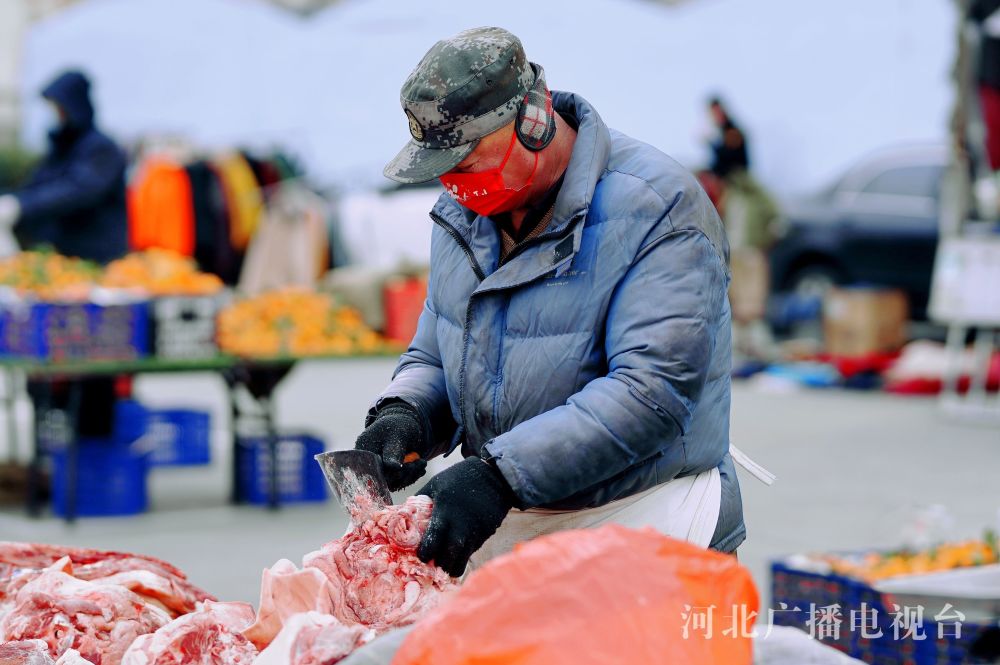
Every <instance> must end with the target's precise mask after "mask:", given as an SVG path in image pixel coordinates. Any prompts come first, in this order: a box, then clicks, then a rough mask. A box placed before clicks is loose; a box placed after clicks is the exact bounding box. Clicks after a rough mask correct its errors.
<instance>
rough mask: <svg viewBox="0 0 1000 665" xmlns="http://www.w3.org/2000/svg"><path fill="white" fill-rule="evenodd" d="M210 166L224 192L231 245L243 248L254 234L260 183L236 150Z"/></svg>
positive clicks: (259, 208) (242, 249)
mask: <svg viewBox="0 0 1000 665" xmlns="http://www.w3.org/2000/svg"><path fill="white" fill-rule="evenodd" d="M213 165H214V166H215V168H216V170H217V171H218V173H219V178H220V179H221V180H222V187H223V191H224V192H225V194H226V207H227V208H228V209H229V238H230V240H231V241H232V243H233V247H234V248H236V249H237V250H239V251H241V252H242V251H245V250H246V248H247V246H248V245H249V244H250V239H251V238H252V237H253V234H254V233H256V232H257V226H258V225H259V224H260V215H261V212H262V211H263V196H262V194H261V191H260V185H259V184H258V182H257V178H256V177H255V176H254V174H253V169H251V168H250V164H248V163H247V160H246V159H245V158H244V157H243V155H241V154H239V153H238V152H234V153H229V154H227V155H224V156H222V157H220V158H219V159H217V160H216V161H215V162H214V163H213Z"/></svg>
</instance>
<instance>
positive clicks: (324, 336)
mask: <svg viewBox="0 0 1000 665" xmlns="http://www.w3.org/2000/svg"><path fill="white" fill-rule="evenodd" d="M218 335H219V338H218V339H219V348H220V349H222V350H223V351H224V352H226V353H232V354H236V355H241V356H254V357H275V356H318V355H351V354H358V353H373V352H376V351H380V350H383V349H387V348H388V346H387V344H386V342H385V341H384V340H383V339H382V338H381V337H379V335H378V334H377V333H375V332H374V331H373V330H371V329H370V328H368V327H367V326H365V324H364V322H363V321H362V320H361V315H360V314H358V312H357V311H356V310H354V309H351V308H349V307H341V306H338V305H337V304H336V303H334V301H333V300H332V299H331V298H330V297H329V296H326V295H322V294H319V293H315V292H312V291H305V290H302V289H284V290H280V291H272V292H270V293H265V294H263V295H260V296H257V297H255V298H249V299H246V300H241V301H239V302H236V303H234V304H232V305H230V306H229V307H227V308H226V309H224V310H223V311H222V313H221V314H220V315H219V329H218Z"/></svg>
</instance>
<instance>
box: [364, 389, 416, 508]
mask: <svg viewBox="0 0 1000 665" xmlns="http://www.w3.org/2000/svg"><path fill="white" fill-rule="evenodd" d="M354 448H355V449H356V450H367V451H368V452H372V453H375V454H376V455H378V456H379V457H381V458H382V472H383V474H385V481H386V483H387V484H388V485H389V489H390V490H392V491H393V492H395V491H397V490H401V489H403V488H404V487H407V486H408V485H412V484H413V483H415V482H417V479H418V478H420V476H422V475H424V472H425V471H426V470H427V460H426V459H424V457H425V456H426V452H427V451H426V448H427V437H426V436H425V434H424V432H423V428H422V427H421V425H420V416H419V415H417V412H416V411H414V410H413V408H412V407H410V406H409V405H407V404H403V403H394V404H390V405H389V406H386V407H384V408H382V409H380V410H379V412H378V414H377V415H376V416H375V420H374V421H373V422H372V424H371V425H369V426H368V427H366V428H365V431H363V432H362V433H361V434H360V435H359V436H358V439H357V441H355V443H354ZM414 453H416V454H417V455H419V456H420V457H419V458H418V459H415V460H412V461H404V458H406V457H407V456H408V455H409V456H410V457H411V458H412V457H413V454H414Z"/></svg>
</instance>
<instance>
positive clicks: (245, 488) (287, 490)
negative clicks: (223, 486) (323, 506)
mask: <svg viewBox="0 0 1000 665" xmlns="http://www.w3.org/2000/svg"><path fill="white" fill-rule="evenodd" d="M324 448H325V446H324V445H323V441H322V440H320V439H318V438H316V437H315V436H311V435H308V434H280V435H279V436H278V500H279V501H280V502H281V503H306V502H320V501H326V498H327V488H326V479H325V478H324V477H323V471H322V469H320V467H319V464H317V463H316V460H314V459H313V457H314V456H315V455H318V454H319V453H321V452H323V450H324ZM236 462H237V465H238V467H237V468H238V471H239V484H238V488H239V493H240V498H241V499H242V500H244V501H246V502H248V503H253V504H267V503H268V501H269V497H270V493H269V488H270V483H271V473H270V471H271V455H270V450H269V446H268V444H267V440H266V438H265V437H263V436H253V437H241V438H240V441H239V447H238V449H237V460H236Z"/></svg>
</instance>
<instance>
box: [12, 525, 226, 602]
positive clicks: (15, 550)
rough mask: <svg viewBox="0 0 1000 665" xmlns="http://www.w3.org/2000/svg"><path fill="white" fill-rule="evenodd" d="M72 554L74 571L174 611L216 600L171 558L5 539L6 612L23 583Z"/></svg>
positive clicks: (76, 574)
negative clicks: (162, 558) (172, 561)
mask: <svg viewBox="0 0 1000 665" xmlns="http://www.w3.org/2000/svg"><path fill="white" fill-rule="evenodd" d="M64 557H69V559H70V561H72V563H73V573H72V574H73V577H76V578H77V579H81V580H88V581H97V580H105V581H107V583H111V584H121V585H122V586H124V587H126V588H128V589H130V590H132V591H134V592H136V593H137V594H139V595H140V596H144V597H146V598H148V599H149V600H151V601H154V602H153V604H158V605H160V606H161V607H163V608H164V609H167V610H168V611H169V612H170V613H171V615H172V616H179V615H181V614H186V613H188V612H192V611H194V609H195V607H196V605H197V603H198V602H200V601H203V600H215V598H214V597H212V596H211V595H210V594H208V593H206V592H205V591H203V590H201V589H199V588H198V587H196V586H194V585H193V584H191V583H190V582H189V581H188V580H187V577H186V576H185V575H184V573H182V572H181V571H180V570H178V569H177V568H175V567H174V566H172V565H170V564H169V563H167V562H166V561H161V560H159V559H155V558H153V557H147V556H141V555H136V554H125V553H122V552H104V551H101V550H91V549H81V548H71V547H62V546H59V545H41V544H37V543H14V542H0V617H2V615H3V613H4V610H3V607H4V604H5V603H9V602H10V601H11V600H12V599H13V597H14V595H15V594H16V593H17V591H18V589H20V588H21V587H22V586H24V585H25V584H27V583H28V582H29V581H31V580H32V579H34V578H35V577H37V576H38V575H40V574H41V572H42V570H44V569H45V568H47V567H49V566H51V565H52V564H54V563H55V562H56V561H58V560H59V559H62V558H64Z"/></svg>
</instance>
